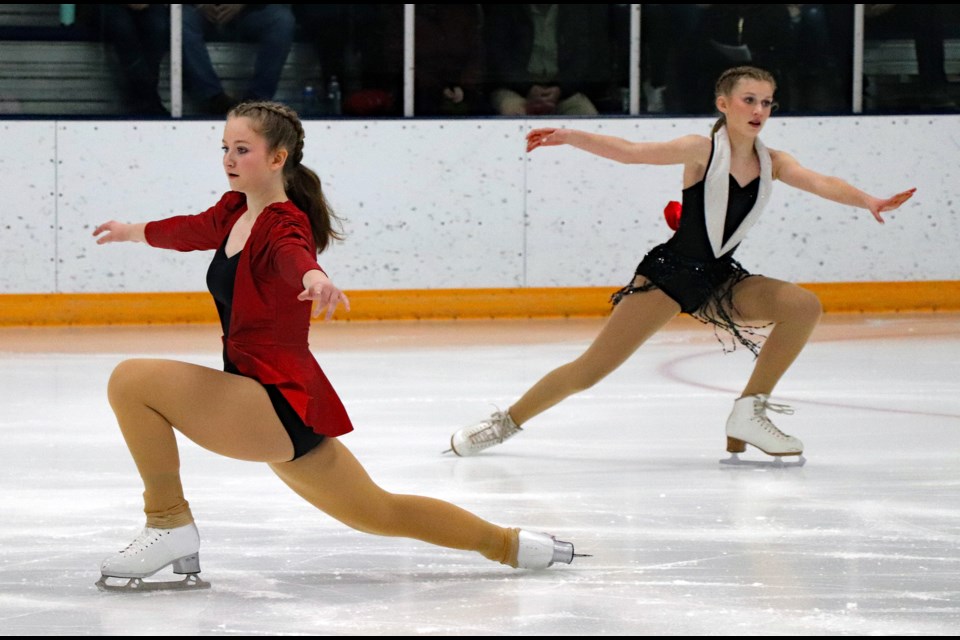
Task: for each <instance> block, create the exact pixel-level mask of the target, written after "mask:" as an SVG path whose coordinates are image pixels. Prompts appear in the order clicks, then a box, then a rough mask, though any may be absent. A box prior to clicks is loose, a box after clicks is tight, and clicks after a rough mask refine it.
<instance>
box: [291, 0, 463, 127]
mask: <svg viewBox="0 0 960 640" xmlns="http://www.w3.org/2000/svg"><path fill="white" fill-rule="evenodd" d="M455 6H458V5H455ZM403 10H404V6H403V5H402V4H299V5H295V6H294V7H293V11H294V15H295V16H296V18H297V22H298V23H299V25H300V32H301V34H303V37H304V38H305V39H307V40H308V41H309V42H311V43H312V44H313V45H314V46H315V47H316V50H317V56H318V57H319V58H320V68H321V72H322V74H323V81H324V83H328V82H329V81H330V79H331V78H332V77H334V76H336V78H337V80H338V82H339V83H340V86H341V87H342V90H343V104H342V112H343V113H344V114H345V115H355V116H393V115H400V113H401V108H402V106H403Z"/></svg>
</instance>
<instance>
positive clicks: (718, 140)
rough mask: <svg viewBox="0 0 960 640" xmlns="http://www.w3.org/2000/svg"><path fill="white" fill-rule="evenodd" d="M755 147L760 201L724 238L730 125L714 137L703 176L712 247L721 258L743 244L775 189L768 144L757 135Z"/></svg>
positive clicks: (728, 174)
mask: <svg viewBox="0 0 960 640" xmlns="http://www.w3.org/2000/svg"><path fill="white" fill-rule="evenodd" d="M754 148H755V149H756V150H757V157H758V158H759V159H760V190H759V193H758V194H757V201H756V202H754V203H753V208H752V209H750V213H748V214H747V216H746V217H745V218H744V219H743V222H741V223H740V226H739V227H737V230H736V231H735V232H734V233H733V235H732V236H730V239H729V240H727V241H726V242H725V243H724V242H723V230H724V225H725V223H726V220H727V202H728V198H729V195H730V139H729V138H728V137H727V128H726V127H720V130H719V131H717V133H716V134H715V135H714V137H713V158H712V160H711V162H710V167H709V169H708V170H707V176H706V178H705V179H704V194H703V205H704V215H705V216H706V222H707V236H708V237H709V238H710V247H711V248H712V249H713V255H714V257H717V258H719V257H720V256H722V255H723V254H725V253H727V252H728V251H730V250H731V249H733V248H734V247H735V246H737V245H738V244H740V242H741V241H742V240H743V238H744V237H745V236H746V235H747V231H749V230H750V227H752V226H753V225H754V224H755V223H756V222H757V220H758V219H759V218H760V214H761V213H763V209H764V207H765V206H766V204H767V202H768V201H769V200H770V193H771V191H773V162H772V161H771V160H770V152H769V151H768V150H767V147H766V145H764V144H763V142H761V141H760V138H757V140H756V142H755V144H754Z"/></svg>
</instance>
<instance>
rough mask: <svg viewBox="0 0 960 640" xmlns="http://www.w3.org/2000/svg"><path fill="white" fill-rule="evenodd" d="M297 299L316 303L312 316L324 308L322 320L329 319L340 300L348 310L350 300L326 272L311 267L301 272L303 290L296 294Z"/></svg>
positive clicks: (321, 311) (315, 316)
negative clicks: (324, 316) (324, 314)
mask: <svg viewBox="0 0 960 640" xmlns="http://www.w3.org/2000/svg"><path fill="white" fill-rule="evenodd" d="M297 300H301V301H306V300H312V301H313V302H315V303H316V304H315V305H314V309H313V317H314V318H317V317H319V316H320V315H321V314H322V313H323V312H324V310H326V312H327V316H326V318H324V320H329V319H330V318H331V317H333V312H334V311H336V309H337V306H339V305H340V303H341V302H342V303H343V306H344V308H345V309H346V310H347V311H350V301H349V300H348V299H347V296H346V294H344V293H343V291H340V289H338V288H337V287H336V286H335V285H334V284H333V282H332V281H331V280H330V278H328V277H327V274H325V273H324V272H323V271H321V270H319V269H311V270H310V271H307V272H306V273H305V274H303V291H302V292H301V293H300V295H298V296H297Z"/></svg>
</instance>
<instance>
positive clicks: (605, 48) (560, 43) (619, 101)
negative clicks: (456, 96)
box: [482, 4, 630, 116]
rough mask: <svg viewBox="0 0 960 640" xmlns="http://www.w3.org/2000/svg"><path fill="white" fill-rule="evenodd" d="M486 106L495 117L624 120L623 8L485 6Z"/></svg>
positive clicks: (626, 17) (626, 28) (626, 48)
mask: <svg viewBox="0 0 960 640" xmlns="http://www.w3.org/2000/svg"><path fill="white" fill-rule="evenodd" d="M482 7H483V36H484V46H485V49H486V55H485V73H484V77H485V82H484V89H485V93H486V98H487V100H486V104H485V105H484V108H486V109H489V110H490V113H493V114H495V115H514V116H516V115H570V116H574V115H596V114H597V113H600V114H622V113H624V112H625V110H626V109H625V108H626V107H627V106H629V105H628V104H627V103H626V101H625V99H624V95H623V91H624V90H625V89H626V87H627V86H628V80H629V73H628V69H627V64H626V61H628V60H629V37H628V35H629V24H630V23H629V5H615V4H517V5H508V4H485V5H482Z"/></svg>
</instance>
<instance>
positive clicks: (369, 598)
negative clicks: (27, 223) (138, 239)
mask: <svg viewBox="0 0 960 640" xmlns="http://www.w3.org/2000/svg"><path fill="white" fill-rule="evenodd" d="M601 322H602V319H585V320H529V321H506V320H498V321H457V322H408V323H379V322H369V323H334V324H328V325H318V326H316V327H315V329H314V331H313V340H312V344H313V349H314V352H315V353H316V354H317V357H318V359H319V361H320V363H321V366H323V368H324V370H325V371H326V372H327V374H328V376H329V377H330V379H331V380H332V381H333V383H334V386H335V387H336V388H337V390H338V391H339V392H340V394H341V396H342V397H343V399H344V403H345V404H346V406H347V409H348V410H349V411H350V413H351V415H352V417H353V420H354V423H355V425H356V427H357V429H356V431H355V432H353V433H351V434H349V435H347V436H345V437H344V438H343V442H344V443H345V444H346V445H347V446H349V447H350V448H351V449H352V450H353V452H354V453H355V454H356V455H357V457H358V458H359V459H360V460H361V461H362V462H363V463H364V464H365V465H366V467H367V469H368V471H369V472H370V474H371V475H372V476H373V478H374V479H375V480H377V481H378V482H379V483H380V484H381V485H382V486H384V487H385V488H387V489H390V490H392V491H396V492H404V493H419V494H425V495H430V496H434V497H438V498H443V499H446V500H449V501H452V502H454V503H456V504H459V505H461V506H463V507H466V508H468V509H470V510H472V511H474V512H476V513H478V514H479V515H481V516H483V517H485V518H487V519H489V520H492V521H494V522H497V523H499V524H504V525H513V526H523V527H528V528H531V529H535V530H543V531H548V532H551V533H553V534H556V535H557V536H558V537H560V538H561V539H565V540H570V541H573V542H574V543H575V545H576V549H577V551H578V552H582V553H588V554H592V555H593V557H590V558H581V559H578V560H577V561H575V562H574V564H572V565H569V566H568V565H562V566H555V567H552V568H550V569H548V570H546V571H543V572H525V571H517V570H512V569H509V568H507V567H504V566H500V565H496V564H494V563H491V562H489V561H487V560H485V559H484V558H482V557H481V556H479V555H477V554H471V553H467V552H461V551H454V550H447V549H443V548H438V547H432V546H429V545H427V544H424V543H421V542H417V541H411V540H403V539H392V538H379V537H374V536H370V535H366V534H362V533H358V532H355V531H352V530H350V529H347V528H346V527H345V526H343V525H341V524H339V523H338V522H336V521H334V520H332V519H331V518H329V517H328V516H326V515H324V514H323V513H320V512H318V511H316V510H314V509H313V508H312V507H310V506H309V505H308V504H307V503H305V502H303V501H302V500H301V499H300V498H298V497H297V496H296V495H294V494H293V493H292V492H290V491H289V490H288V489H287V488H286V487H285V486H284V485H283V484H282V483H281V482H280V481H279V480H278V479H277V478H275V477H274V476H273V475H272V474H271V472H270V471H269V469H268V468H267V467H266V466H264V465H258V464H253V463H247V462H238V461H234V460H229V459H225V458H220V457H218V456H216V455H214V454H212V453H209V452H207V451H205V450H202V449H200V448H198V447H197V446H195V445H193V444H192V443H190V442H188V441H185V440H183V439H181V452H182V458H183V478H184V485H185V488H186V491H187V497H188V499H189V500H190V502H191V506H192V508H193V512H194V515H195V516H196V517H197V523H198V526H199V528H200V533H201V537H202V541H203V542H202V547H201V551H202V552H201V560H202V563H201V564H202V568H203V573H202V576H203V577H204V578H205V579H206V580H209V581H210V582H211V583H212V588H211V589H209V590H206V591H197V592H192V593H124V594H115V593H101V592H99V591H98V590H97V589H96V587H95V586H94V582H95V581H96V580H97V578H98V577H99V570H98V566H99V562H100V560H101V559H102V558H103V557H104V556H105V555H107V554H109V553H112V552H115V551H117V550H119V549H120V548H122V547H123V546H125V545H126V544H127V543H128V542H130V541H131V540H132V539H133V537H134V536H135V535H136V533H137V531H138V530H139V528H140V527H141V526H142V520H143V514H142V503H141V498H140V492H141V491H142V487H141V485H140V483H139V478H138V476H137V473H136V470H135V468H134V466H133V463H132V461H131V460H130V458H129V454H128V453H127V450H126V448H125V446H124V444H123V441H122V439H121V436H120V433H119V430H118V429H117V427H116V423H115V421H114V418H113V414H112V412H111V411H110V407H109V405H108V404H107V399H106V392H105V390H106V382H107V379H108V377H109V375H110V372H111V370H112V369H113V367H114V366H115V365H116V363H118V362H119V361H121V360H123V359H125V358H127V357H130V356H132V355H156V356H159V357H174V358H178V359H186V360H189V361H191V362H196V363H199V364H206V365H209V366H212V367H219V366H220V360H219V357H220V356H219V345H220V343H219V331H218V327H216V326H214V325H204V326H194V327H113V328H70V329H66V328H64V329H49V328H36V329H28V328H21V329H3V330H0V412H2V413H0V437H2V440H0V443H2V444H0V447H2V448H0V451H2V457H0V460H2V463H0V517H2V519H0V634H2V635H11V636H19V635H74V634H76V635H128V634H129V635H160V634H164V635H334V634H336V635H413V634H418V635H520V634H523V635H580V634H584V635H620V634H622V635H627V634H629V635H660V634H670V635H686V634H695V635H734V634H737V635H791V634H801V635H953V634H955V633H957V632H960V316H958V315H953V314H919V315H877V316H860V315H850V316H845V315H835V316H827V317H825V319H824V321H823V322H822V324H821V326H820V327H819V328H818V329H817V332H816V333H815V335H814V339H813V341H812V342H811V344H810V345H809V346H808V348H807V350H806V351H805V352H804V353H803V354H802V355H801V357H800V359H799V360H798V361H797V363H796V364H795V366H794V367H793V368H792V369H791V371H790V372H788V374H787V376H786V378H785V379H784V380H783V382H782V383H781V385H780V387H779V388H778V390H777V391H778V393H777V394H776V395H775V397H774V400H775V401H777V402H785V403H788V404H791V405H793V406H794V408H795V409H796V414H795V415H793V416H779V415H776V414H773V417H774V420H775V421H776V422H777V423H778V425H779V426H781V427H782V428H783V430H784V431H786V432H788V433H792V434H794V435H797V436H799V437H800V438H802V439H803V441H804V443H805V444H806V457H807V460H808V462H807V464H806V466H805V467H803V468H801V469H786V470H751V469H729V468H725V467H722V466H721V465H719V464H718V461H719V460H720V459H721V458H722V457H725V455H726V454H725V453H724V445H725V439H724V433H723V425H724V421H725V419H726V416H727V414H728V413H729V410H730V407H731V402H732V400H733V399H734V397H736V394H737V393H738V391H739V387H741V386H742V384H743V383H744V381H745V380H746V377H747V375H748V373H749V371H750V367H751V365H752V361H753V360H752V356H751V355H750V354H749V353H748V352H746V351H745V350H743V349H741V350H738V351H736V352H734V353H732V354H726V355H725V354H724V353H722V351H721V349H720V346H719V344H718V343H717V342H716V339H715V338H714V336H713V333H712V331H710V330H709V329H707V328H704V327H702V326H701V325H700V324H699V323H697V322H695V321H693V320H690V319H688V318H682V319H678V320H677V321H676V322H675V323H673V324H671V325H670V327H669V328H668V329H667V330H666V331H664V332H662V333H661V334H659V335H658V336H656V337H655V338H654V339H653V340H652V341H651V342H650V343H648V344H647V345H645V346H644V347H643V348H641V350H640V351H639V352H638V353H637V354H636V355H634V357H633V358H632V359H631V360H629V361H628V362H627V363H626V364H625V365H624V366H623V367H621V368H620V369H619V370H617V371H616V372H614V373H613V374H612V375H611V376H610V377H609V378H607V379H606V380H604V381H602V382H601V383H600V384H599V385H597V386H596V387H594V388H593V389H590V390H588V391H586V392H584V393H582V394H580V395H578V396H574V397H572V398H570V399H568V400H567V401H565V402H564V403H561V404H560V405H559V406H557V407H555V408H553V409H551V410H549V411H547V412H546V413H544V414H542V415H541V416H539V417H538V418H536V419H534V420H533V421H532V422H530V423H529V424H528V426H527V428H526V429H525V432H524V433H522V434H520V435H518V436H517V437H516V438H515V439H513V440H511V441H509V442H508V443H506V444H505V445H503V446H502V447H501V448H499V449H494V450H492V451H490V452H488V453H487V454H484V455H481V456H478V457H476V458H469V459H457V458H455V457H452V456H451V455H450V454H448V455H446V456H444V455H441V451H442V450H443V449H445V448H446V447H447V444H448V440H449V436H450V434H451V432H452V431H453V430H454V429H456V428H457V427H459V426H462V425H466V424H468V423H471V422H474V421H476V420H479V419H480V418H482V417H485V416H486V415H488V414H489V413H490V412H491V411H492V410H493V409H494V405H495V404H496V405H498V406H500V407H501V408H505V407H506V406H508V405H509V404H510V403H511V402H512V401H513V400H515V399H516V397H517V396H518V395H519V394H520V393H521V392H523V391H524V390H525V389H526V388H527V387H528V386H529V385H531V384H532V383H533V382H535V381H536V380H537V379H538V378H539V377H540V376H541V375H543V374H545V373H547V372H548V371H549V370H550V369H552V368H554V367H555V366H558V365H560V364H562V363H564V362H566V361H568V360H570V359H572V358H573V357H575V356H577V355H578V354H579V353H580V352H582V351H583V349H584V348H585V347H586V346H587V345H588V344H589V341H590V340H591V339H592V338H593V337H594V336H595V335H596V333H597V331H598V329H599V327H600V324H601ZM748 455H749V456H751V457H755V458H756V457H757V456H756V455H754V453H753V450H749V451H748ZM158 577H159V576H158ZM162 577H164V578H167V579H170V578H172V577H173V576H172V574H169V573H165V574H164V575H163V576H162Z"/></svg>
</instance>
